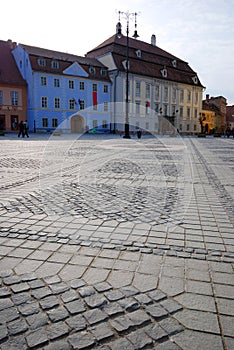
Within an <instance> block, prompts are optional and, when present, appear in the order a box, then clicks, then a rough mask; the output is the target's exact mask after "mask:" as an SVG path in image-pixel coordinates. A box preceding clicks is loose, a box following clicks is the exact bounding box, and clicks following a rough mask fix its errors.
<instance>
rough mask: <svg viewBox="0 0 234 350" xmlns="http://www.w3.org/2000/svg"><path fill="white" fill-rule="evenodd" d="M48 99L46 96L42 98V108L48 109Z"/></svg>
mask: <svg viewBox="0 0 234 350" xmlns="http://www.w3.org/2000/svg"><path fill="white" fill-rule="evenodd" d="M47 104H48V103H47V97H45V96H42V98H41V107H42V108H47Z"/></svg>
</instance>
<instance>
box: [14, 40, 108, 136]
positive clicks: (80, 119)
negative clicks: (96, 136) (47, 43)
mask: <svg viewBox="0 0 234 350" xmlns="http://www.w3.org/2000/svg"><path fill="white" fill-rule="evenodd" d="M12 54H13V56H14V58H15V62H16V64H17V66H18V69H19V71H20V73H21V75H22V77H23V78H24V79H25V81H26V82H27V85H28V90H27V92H28V113H27V115H28V125H29V129H30V131H33V130H34V131H53V130H55V129H61V130H62V131H64V132H77V133H83V132H86V131H88V130H90V129H99V130H100V131H103V132H105V131H109V129H110V106H109V102H110V93H111V82H110V78H109V76H108V71H107V68H106V67H105V66H104V65H103V64H102V63H101V62H100V61H98V60H96V59H95V58H88V57H81V56H76V55H72V54H68V53H63V52H58V51H52V50H48V49H44V48H39V47H34V46H29V45H23V44H18V45H16V47H15V48H14V50H13V51H12Z"/></svg>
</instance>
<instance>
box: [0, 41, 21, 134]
mask: <svg viewBox="0 0 234 350" xmlns="http://www.w3.org/2000/svg"><path fill="white" fill-rule="evenodd" d="M15 45H16V44H15V43H13V42H12V41H11V40H8V41H3V40H0V130H5V131H17V130H18V125H19V123H20V121H25V120H26V119H27V83H26V81H25V80H24V79H23V78H22V76H21V74H20V72H19V70H18V68H17V65H16V63H15V60H14V57H13V56H12V54H11V51H12V50H13V49H14V47H15Z"/></svg>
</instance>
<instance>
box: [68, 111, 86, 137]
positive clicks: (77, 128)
mask: <svg viewBox="0 0 234 350" xmlns="http://www.w3.org/2000/svg"><path fill="white" fill-rule="evenodd" d="M70 123H71V132H72V133H78V134H82V132H84V118H83V117H82V116H81V115H74V116H73V117H71V119H70Z"/></svg>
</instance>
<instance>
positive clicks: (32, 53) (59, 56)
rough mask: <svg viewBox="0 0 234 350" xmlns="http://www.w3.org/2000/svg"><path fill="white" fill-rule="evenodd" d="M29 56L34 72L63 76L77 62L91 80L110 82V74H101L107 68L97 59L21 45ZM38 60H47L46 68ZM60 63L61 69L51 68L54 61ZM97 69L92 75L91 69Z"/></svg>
mask: <svg viewBox="0 0 234 350" xmlns="http://www.w3.org/2000/svg"><path fill="white" fill-rule="evenodd" d="M20 45H21V46H22V47H23V48H24V49H25V50H26V51H27V53H28V54H29V57H30V62H31V66H32V69H33V70H34V71H42V72H47V73H53V74H63V71H64V70H65V69H66V68H68V67H69V66H70V65H71V64H73V63H74V62H77V63H78V64H79V65H80V66H81V67H82V68H83V69H84V70H85V71H86V73H87V74H88V75H89V76H90V78H94V79H100V80H106V81H108V80H109V76H108V74H107V75H106V76H103V75H102V74H101V69H103V70H107V68H106V67H105V66H104V65H103V64H102V63H101V62H100V61H98V60H97V59H95V58H89V57H81V56H76V55H72V54H69V53H65V52H59V51H53V50H48V49H43V48H40V47H34V46H29V45H24V44H20ZM38 58H44V59H45V61H46V62H45V63H46V64H45V66H40V65H39V64H38ZM54 60H56V61H58V62H59V68H53V67H52V66H51V62H52V61H54ZM90 67H94V68H95V74H93V75H90V72H89V68H90Z"/></svg>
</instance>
